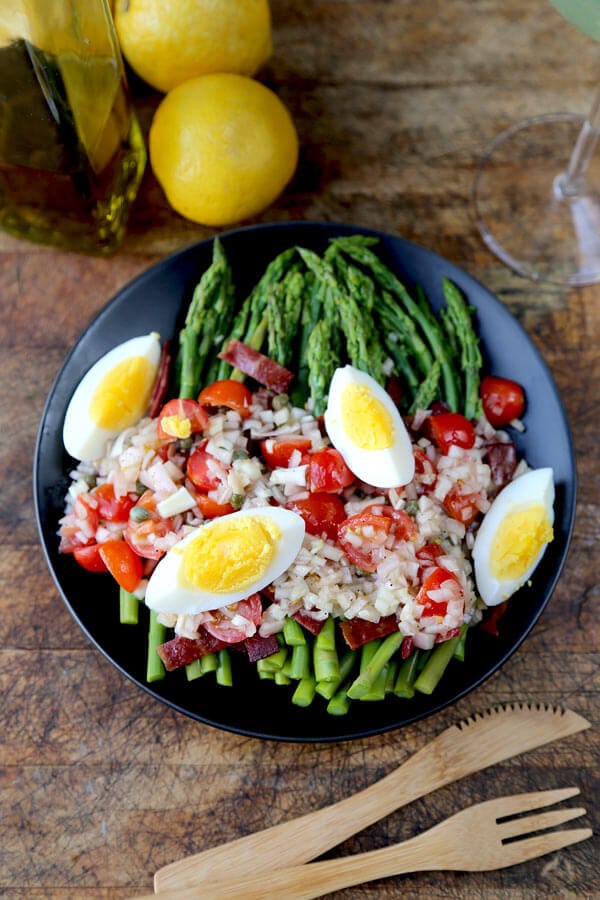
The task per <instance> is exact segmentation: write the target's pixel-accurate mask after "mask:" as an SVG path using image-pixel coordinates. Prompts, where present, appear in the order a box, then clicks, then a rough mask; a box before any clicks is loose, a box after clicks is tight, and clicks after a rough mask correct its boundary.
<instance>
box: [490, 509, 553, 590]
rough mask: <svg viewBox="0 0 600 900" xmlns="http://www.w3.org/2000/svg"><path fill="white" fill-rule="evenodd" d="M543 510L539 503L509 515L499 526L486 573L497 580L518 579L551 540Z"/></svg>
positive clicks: (550, 526) (544, 510)
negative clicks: (488, 569)
mask: <svg viewBox="0 0 600 900" xmlns="http://www.w3.org/2000/svg"><path fill="white" fill-rule="evenodd" d="M553 536H554V535H553V531H552V525H551V524H550V521H549V519H548V515H547V512H546V508H545V507H544V506H542V505H541V504H536V505H533V506H528V507H527V508H526V509H521V510H518V511H515V512H512V513H510V514H509V515H507V516H505V518H504V519H503V520H502V522H501V523H500V526H499V528H498V530H497V531H496V534H495V536H494V540H493V543H492V547H491V554H490V570H491V573H492V575H493V577H494V578H496V579H497V580H498V581H508V580H511V579H516V578H519V577H520V576H522V575H523V574H524V573H525V572H527V570H528V569H530V568H531V566H533V565H534V564H535V562H536V560H537V558H538V556H539V555H540V553H541V551H542V549H543V547H544V545H545V544H548V543H550V541H551V540H552V538H553Z"/></svg>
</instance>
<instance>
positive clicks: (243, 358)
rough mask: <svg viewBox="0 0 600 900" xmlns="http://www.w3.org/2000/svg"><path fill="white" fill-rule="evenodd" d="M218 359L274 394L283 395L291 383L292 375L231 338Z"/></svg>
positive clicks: (246, 345)
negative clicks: (269, 389)
mask: <svg viewBox="0 0 600 900" xmlns="http://www.w3.org/2000/svg"><path fill="white" fill-rule="evenodd" d="M219 358H220V359H224V360H225V362H228V363H229V364H230V365H232V366H234V367H235V368H236V369H239V370H240V372H243V373H244V375H249V376H250V378H254V380H255V381H258V383H259V384H264V385H265V387H268V388H271V390H272V391H275V393H276V394H285V393H286V392H287V390H288V388H289V386H290V384H291V383H292V380H293V378H294V373H293V372H290V370H289V369H285V368H284V367H283V366H280V365H279V363H276V362H275V361H274V360H273V359H270V358H269V357H268V356H265V355H264V353H259V351H258V350H254V348H253V347H249V346H248V344H244V343H242V341H238V340H237V338H232V339H231V340H230V341H229V342H228V343H227V345H226V346H225V348H224V349H223V350H222V351H221V353H219Z"/></svg>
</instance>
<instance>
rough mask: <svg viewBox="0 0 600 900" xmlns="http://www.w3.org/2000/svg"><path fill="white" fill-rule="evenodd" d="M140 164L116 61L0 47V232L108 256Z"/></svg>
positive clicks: (19, 43)
mask: <svg viewBox="0 0 600 900" xmlns="http://www.w3.org/2000/svg"><path fill="white" fill-rule="evenodd" d="M145 163H146V151H145V147H144V142H143V138H142V135H141V132H140V129H139V125H138V123H137V120H136V117H135V114H134V113H133V111H132V109H131V107H130V104H129V100H128V96H127V89H126V85H125V81H124V75H123V70H122V63H121V61H120V58H119V57H118V56H117V55H113V56H111V55H89V54H88V55H82V54H79V53H77V52H76V51H75V50H73V49H68V50H65V51H64V52H62V53H58V54H53V53H49V52H46V51H43V50H41V49H39V48H38V47H36V46H34V45H33V43H31V42H30V41H28V40H27V39H23V38H19V39H17V40H13V41H11V42H10V43H9V44H7V45H5V46H3V47H0V227H1V228H3V229H4V230H6V231H8V232H10V233H11V234H13V235H16V236H17V237H21V238H27V239H29V240H34V241H39V242H42V243H47V244H53V245H56V246H60V247H64V248H66V249H72V250H80V251H84V252H95V253H109V252H111V251H112V250H114V249H115V247H116V246H117V244H118V243H119V241H120V240H121V238H122V236H123V232H124V228H125V221H126V217H127V212H128V209H129V207H130V205H131V202H132V201H133V199H134V197H135V195H136V192H137V189H138V186H139V183H140V180H141V177H142V174H143V171H144V166H145Z"/></svg>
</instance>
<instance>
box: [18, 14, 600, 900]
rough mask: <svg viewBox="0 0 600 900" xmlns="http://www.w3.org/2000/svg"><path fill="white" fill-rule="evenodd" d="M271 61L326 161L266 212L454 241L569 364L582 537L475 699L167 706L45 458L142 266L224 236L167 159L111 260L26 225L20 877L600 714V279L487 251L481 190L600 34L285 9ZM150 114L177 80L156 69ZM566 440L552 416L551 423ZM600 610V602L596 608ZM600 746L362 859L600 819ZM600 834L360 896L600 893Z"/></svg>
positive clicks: (462, 260) (578, 90) (270, 71)
mask: <svg viewBox="0 0 600 900" xmlns="http://www.w3.org/2000/svg"><path fill="white" fill-rule="evenodd" d="M272 7H273V18H274V38H275V48H276V49H275V53H274V56H273V58H272V60H271V62H270V64H269V66H268V67H267V68H266V70H265V71H264V78H265V80H266V81H267V83H269V84H271V85H273V86H274V87H275V88H276V89H277V91H278V92H279V93H280V95H281V96H282V98H283V99H284V100H285V101H286V103H287V104H288V105H289V107H290V109H291V110H292V112H293V115H294V118H295V120H296V122H297V125H298V129H299V133H300V137H301V142H302V156H301V163H300V167H299V170H298V173H297V176H296V178H295V180H294V182H293V184H292V185H291V186H290V187H289V189H288V190H287V191H286V193H285V195H284V196H283V197H281V198H280V200H279V201H278V202H277V203H276V204H275V205H274V206H273V207H272V208H271V209H269V210H267V211H266V212H265V213H264V215H263V216H261V218H260V221H271V220H287V219H292V218H297V219H328V220H337V221H342V222H349V223H354V224H361V225H365V226H373V227H377V228H381V229H384V230H387V231H390V232H393V233H396V234H399V235H402V236H404V237H407V238H410V239H412V240H415V241H417V242H419V243H422V244H424V245H425V246H427V247H429V248H431V249H432V250H435V251H437V252H439V253H441V254H443V255H444V256H446V257H448V258H449V259H451V260H453V261H454V262H456V263H457V264H459V265H460V266H462V267H464V268H465V269H467V270H468V271H469V272H470V273H471V274H472V275H474V276H475V277H477V278H478V279H480V280H481V281H482V282H483V283H484V284H485V285H487V286H488V287H489V288H490V289H491V290H493V291H494V292H496V293H497V294H498V296H499V297H500V298H501V299H502V301H503V302H504V303H505V304H506V305H507V306H508V307H509V308H510V310H511V311H512V312H513V313H514V314H515V315H516V317H517V318H518V319H519V320H520V321H521V323H522V324H523V325H524V326H525V328H526V329H527V331H528V332H529V334H530V335H531V336H532V338H533V340H534V341H535V343H536V344H537V346H538V347H539V348H540V350H541V351H542V353H543V354H544V356H545V358H546V360H547V362H548V364H549V366H550V368H551V371H552V373H553V375H554V377H555V379H556V382H557V384H558V387H559V389H560V391H561V393H562V397H563V400H564V403H565V405H566V409H567V412H568V415H569V417H570V421H571V424H572V427H573V437H574V442H575V448H576V453H577V460H578V475H579V484H580V490H579V505H578V515H577V521H576V527H575V534H574V538H573V542H572V548H571V552H570V555H569V558H568V561H567V565H566V568H565V570H564V573H563V575H562V577H561V579H560V582H559V585H558V587H557V589H556V591H555V594H554V596H553V598H552V601H551V602H550V604H549V606H548V608H547V610H546V612H545V613H544V615H543V617H542V618H541V620H540V622H539V623H538V625H537V626H536V627H535V629H534V631H533V633H532V634H531V636H530V637H529V638H528V640H527V641H526V643H525V644H524V646H523V647H522V648H521V649H520V650H519V651H518V652H517V653H516V654H515V655H514V656H513V657H512V658H511V659H510V660H509V662H507V663H506V665H505V666H504V667H503V668H502V670H501V671H500V672H499V673H497V674H496V675H494V676H493V677H492V678H491V679H490V680H489V681H488V682H487V683H486V684H484V685H483V686H482V687H480V688H479V689H478V690H476V691H474V692H473V693H472V694H471V695H469V696H468V697H466V698H464V699H463V700H462V701H461V702H459V703H458V704H457V705H456V706H455V707H454V708H450V709H447V710H445V711H444V712H442V713H440V714H438V715H436V716H433V717H431V718H429V719H427V720H425V721H423V722H420V723H418V724H416V725H414V726H412V727H407V728H404V729H402V730H401V731H399V732H395V733H394V732H392V733H389V734H386V735H384V736H382V737H371V738H369V739H365V740H358V741H355V742H348V743H338V744H324V745H317V744H314V745H295V744H277V743H272V742H268V741H258V740H254V739H249V738H244V737H239V736H235V735H233V734H229V733H225V732H222V731H218V730H215V729H212V728H210V727H207V726H203V725H202V724H199V723H197V722H195V721H192V720H191V719H188V718H186V717H184V716H182V715H179V714H177V713H175V712H173V711H171V710H170V709H168V708H167V707H165V706H163V705H161V704H159V703H157V702H155V701H154V700H153V699H151V698H150V697H149V696H147V695H146V694H145V693H143V692H142V691H140V690H139V689H137V688H136V687H135V686H134V685H133V684H131V683H130V682H129V681H128V680H126V679H125V678H123V677H122V676H121V675H120V674H119V672H118V671H117V670H116V669H114V668H113V667H112V666H111V665H110V663H108V662H107V661H106V660H105V659H104V658H103V657H102V656H101V655H100V654H99V653H98V652H97V651H96V650H95V649H94V648H93V647H92V646H91V645H90V643H89V642H88V641H87V639H86V638H85V636H84V635H83V634H82V633H81V632H80V631H79V629H78V627H77V625H76V624H75V622H74V621H73V620H72V618H71V616H70V615H69V613H68V612H67V610H66V609H65V607H64V605H63V603H62V602H61V600H60V598H59V596H58V593H57V591H56V589H55V587H54V585H53V582H52V581H51V578H50V575H49V574H48V571H47V569H46V567H45V563H44V559H43V557H42V554H41V552H40V548H39V545H38V539H37V534H36V527H35V521H34V513H33V506H32V500H31V460H32V454H33V445H34V438H35V433H36V429H37V426H38V422H39V417H40V414H41V410H42V406H43V403H44V399H45V397H46V394H47V392H48V390H49V387H50V385H51V382H52V380H53V378H54V375H55V373H56V371H57V369H58V368H59V366H60V364H61V362H62V360H63V358H64V356H65V354H66V353H67V351H68V350H69V348H70V347H71V345H72V344H73V342H74V341H75V340H76V338H77V337H78V335H79V334H80V332H81V331H82V329H83V328H84V327H85V325H86V323H87V322H88V320H89V319H90V317H91V316H92V315H93V314H94V313H95V312H96V311H97V310H99V309H100V308H101V307H102V306H103V304H105V303H106V301H107V300H108V299H109V298H110V297H111V296H112V295H113V294H114V293H115V292H116V291H117V290H118V289H119V288H120V287H121V286H122V285H124V284H125V283H126V282H127V281H128V280H129V279H130V278H132V277H133V276H134V275H136V274H137V273H139V272H141V271H143V270H144V269H146V268H147V267H148V266H149V265H151V264H152V263H153V262H155V261H156V260H158V259H160V258H161V257H163V256H164V255H165V254H167V253H169V252H171V251H174V250H177V249H178V248H180V247H183V246H185V245H187V244H189V243H191V242H193V241H195V240H197V239H199V238H203V237H206V236H208V235H209V234H211V231H210V230H208V229H204V228H200V227H196V226H194V225H193V224H191V223H188V222H185V221H184V220H183V219H181V218H179V217H178V216H176V215H175V214H174V213H172V212H170V211H169V209H168V207H167V205H166V202H165V200H164V198H163V196H162V194H161V191H160V189H159V187H158V186H157V184H156V182H155V180H154V179H153V177H152V175H151V173H150V172H149V171H148V173H147V174H146V177H145V180H144V183H143V187H142V190H141V193H140V196H139V199H138V201H137V203H136V206H135V209H134V212H133V216H132V219H131V223H130V227H129V232H128V235H127V238H126V240H125V242H124V244H123V246H122V248H121V250H120V251H119V252H118V253H117V254H116V255H115V256H114V257H113V258H111V259H95V258H89V257H85V256H79V255H74V254H68V253H63V252H58V251H54V250H51V249H46V248H41V247H36V246H33V245H28V244H25V243H20V242H17V241H15V240H12V239H10V238H8V237H2V238H1V241H0V296H1V297H2V303H1V311H0V323H1V328H2V346H3V352H2V358H1V378H2V381H1V384H2V405H1V410H0V415H1V422H2V425H1V428H0V441H1V446H2V475H3V486H2V495H1V509H2V518H1V526H0V527H1V529H2V530H1V533H0V536H1V549H0V554H1V556H0V566H1V571H2V575H3V589H2V593H1V595H0V605H1V608H2V616H1V618H0V635H1V638H0V647H1V649H0V669H1V679H2V680H1V684H2V694H3V703H2V708H1V713H0V716H1V719H0V721H1V727H0V761H1V765H2V775H1V777H2V801H1V802H2V814H1V816H0V893H2V895H3V896H6V897H11V898H25V897H26V898H28V900H29V898H42V897H44V898H50V900H87V898H89V900H100V898H109V897H110V898H113V897H114V898H121V897H126V896H129V895H131V894H136V893H143V892H145V891H149V890H151V884H152V880H151V879H152V874H153V872H154V871H155V870H156V869H157V868H158V867H159V866H161V865H164V864H165V863H167V862H169V861H171V860H173V859H175V858H177V857H179V856H180V855H182V854H185V853H189V852H191V851H194V850H197V849H199V848H204V847H208V846H211V845H215V844H217V843H219V842H222V841H225V840H227V839H230V838H232V837H234V836H239V835H243V834H246V833H248V832H250V831H252V830H254V829H257V828H260V827H263V826H265V825H269V824H275V823H277V822H281V821H283V820H285V819H287V818H289V817H291V816H294V815H297V814H299V813H302V812H305V811H308V810H311V809H314V808H316V807H319V806H321V805H323V804H325V803H328V802H331V801H333V800H336V799H339V798H341V797H342V796H345V795H346V794H348V793H349V792H351V791H354V790H356V789H358V788H360V787H364V786H366V785H368V784H370V783H371V782H372V781H373V780H375V779H377V778H378V777H380V776H382V775H383V774H384V773H386V772H388V771H390V770H391V769H392V768H393V767H395V766H396V765H397V764H398V763H400V762H401V761H402V760H403V759H405V758H406V757H407V756H408V755H409V754H410V753H412V752H413V751H415V750H416V749H418V748H419V747H421V746H422V745H423V744H424V743H425V742H426V741H427V740H428V739H429V738H431V737H432V736H433V735H435V734H437V733H438V732H439V731H441V730H442V729H443V728H444V727H446V726H447V725H449V724H451V723H453V722H455V721H458V720H459V719H460V718H462V717H465V716H467V715H469V714H471V713H473V712H476V711H478V710H482V709H485V708H487V707H489V706H491V705H493V704H495V703H499V702H505V701H524V702H536V703H537V702H539V703H551V704H563V705H565V706H568V707H570V708H571V709H574V710H576V711H577V712H579V713H582V714H583V715H584V716H586V717H588V718H589V719H590V720H591V721H592V722H593V723H594V724H595V725H596V726H597V725H598V724H599V720H600V705H599V702H598V690H599V682H598V671H599V657H598V646H599V643H600V626H599V625H598V614H597V610H596V608H595V606H596V603H597V601H598V595H599V590H598V577H597V574H598V569H599V566H600V554H599V552H598V545H599V541H600V482H599V478H598V446H599V444H600V425H599V421H598V412H599V408H600V406H599V401H600V396H599V376H600V366H599V354H598V343H599V338H600V286H597V287H588V288H584V289H581V290H567V289H563V288H560V287H556V286H548V285H544V284H534V283H532V282H530V281H527V280H525V279H523V278H520V277H518V276H516V275H514V274H513V273H511V272H510V271H509V270H508V269H507V268H505V267H504V266H503V265H502V264H501V263H499V262H498V260H496V259H495V258H494V257H493V256H491V255H490V253H489V252H488V251H487V250H486V248H485V247H484V245H483V243H482V241H481V239H480V237H479V235H478V233H477V231H476V229H475V227H474V220H473V212H472V207H471V188H472V184H473V178H474V173H475V164H476V160H477V158H478V157H479V155H480V153H481V152H482V150H483V148H484V146H485V145H486V143H487V142H488V141H489V140H491V139H492V137H494V136H495V135H496V134H497V133H498V132H499V131H500V130H501V129H502V128H503V127H505V126H507V125H508V124H509V123H511V122H513V121H516V120H518V119H520V118H522V117H524V116H526V115H530V114H537V113H539V112H542V111H556V110H574V111H578V112H584V111H586V109H587V105H588V104H589V102H590V101H591V97H592V93H593V90H594V88H595V84H596V81H597V78H598V72H599V69H598V47H597V45H596V44H594V43H593V42H592V41H591V40H590V39H588V38H587V37H585V36H584V35H583V34H580V33H579V32H578V31H576V29H574V28H573V27H571V26H570V25H568V24H567V23H565V22H564V21H563V20H562V19H561V18H560V17H559V16H558V15H557V14H556V13H555V12H554V10H553V9H552V8H551V7H550V5H549V4H548V3H547V2H545V0H503V2H500V0H479V2H478V3H471V2H469V0H454V2H452V3H442V2H441V0H420V2H419V3H415V2H412V0H387V2H383V0H327V2H324V0H273V2H272ZM133 87H134V93H135V97H136V104H137V105H138V108H139V110H140V115H141V119H142V122H143V125H144V127H145V128H147V127H148V125H149V121H150V118H151V114H152V110H153V109H154V108H155V106H156V103H157V96H156V95H155V94H153V93H152V92H151V91H150V90H149V89H147V88H145V87H144V86H142V85H141V84H140V83H139V82H134V85H133ZM548 440H549V441H551V440H552V422H548ZM595 601H596V603H595ZM599 759H600V741H599V739H598V732H597V730H593V729H592V730H590V731H587V732H586V733H584V734H581V735H577V736H576V737H573V738H570V739H568V740H566V741H563V742H561V743H559V744H557V745H555V746H549V747H546V748H544V749H540V750H538V751H536V752H532V753H530V754H528V755H527V756H526V757H522V758H519V759H517V760H514V761H511V762H506V763H504V764H502V765H499V766H498V767H497V768H495V769H493V770H490V771H487V772H484V773H482V774H481V775H476V776H473V777H471V778H469V779H467V780H465V781H463V782H461V784H460V787H459V788H458V789H457V788H452V787H448V788H446V789H443V790H441V791H439V792H437V793H436V794H434V795H432V796H430V797H428V798H426V799H425V800H423V801H421V802H417V803H415V804H413V805H412V806H410V807H409V808H407V809H405V810H404V811H403V812H402V813H401V814H397V815H394V816H391V817H389V818H388V819H385V820H384V821H382V822H380V823H379V824H377V825H375V826H373V827H371V828H370V829H369V830H367V831H366V832H365V833H362V834H360V835H358V836H357V837H356V838H355V839H353V840H349V841H347V842H346V843H345V844H344V845H343V846H342V847H341V848H340V850H339V852H342V853H348V852H355V851H357V850H359V849H368V848H375V847H379V846H383V845H385V844H387V843H389V842H390V841H392V840H398V839H402V838H404V837H407V836H409V835H412V834H414V833H416V832H417V831H419V830H421V829H422V828H424V827H425V826H427V825H429V824H431V823H433V822H434V821H436V820H438V819H440V818H441V817H443V816H445V815H447V814H449V813H450V812H451V811H452V810H455V809H456V808H458V807H459V806H460V805H462V804H465V803H467V802H474V801H477V800H480V799H484V798H487V797H491V796H494V795H496V794H499V793H502V792H512V791H515V790H521V789H536V788H542V787H559V786H566V785H571V784H577V785H579V786H580V787H581V790H582V795H583V798H584V801H585V803H587V805H588V808H589V809H590V814H589V816H588V820H587V821H588V823H591V824H592V826H593V827H594V825H595V830H596V832H597V831H598V827H599V825H600V822H599V817H598V810H597V805H598V799H599V790H598V774H599ZM598 849H599V848H598V844H597V843H595V842H594V841H588V842H586V843H584V844H582V845H580V846H578V847H575V848H572V849H569V850H566V851H563V852H561V853H559V854H555V855H554V856H551V857H548V858H545V859H541V860H537V861H533V862H531V863H529V864H526V865H522V866H520V867H517V868H515V869H510V870H506V871H503V872H498V873H489V874H484V875H478V874H470V875H463V874H423V875H415V876H409V877H406V878H403V879H396V880H389V881H386V882H379V883H373V884H371V885H370V886H365V887H361V888H356V889H353V890H347V891H345V892H343V893H341V894H339V896H340V897H341V896H343V897H348V898H350V897H356V898H358V897H373V898H375V897H377V898H380V897H400V896H402V897H404V898H412V897H424V896H427V897H459V896H460V897H467V896H476V897H480V896H481V897H483V896H485V897H515V898H516V897H519V898H521V897H534V896H541V895H544V896H578V897H583V896H591V895H592V894H593V893H595V892H596V891H598V890H600V882H599V879H598V874H597V861H598Z"/></svg>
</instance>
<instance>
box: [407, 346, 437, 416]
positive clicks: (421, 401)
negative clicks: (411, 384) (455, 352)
mask: <svg viewBox="0 0 600 900" xmlns="http://www.w3.org/2000/svg"><path fill="white" fill-rule="evenodd" d="M441 373H442V367H441V365H440V361H439V359H436V360H435V362H434V363H433V365H432V367H431V370H430V372H429V374H428V375H426V376H425V378H424V379H423V381H422V382H421V384H420V385H419V387H418V388H417V392H416V393H415V396H414V397H413V402H412V403H411V406H410V410H409V412H411V413H414V412H415V410H417V409H429V407H430V406H431V404H432V403H433V401H434V400H435V397H436V394H437V392H438V387H439V383H440V376H441Z"/></svg>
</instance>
